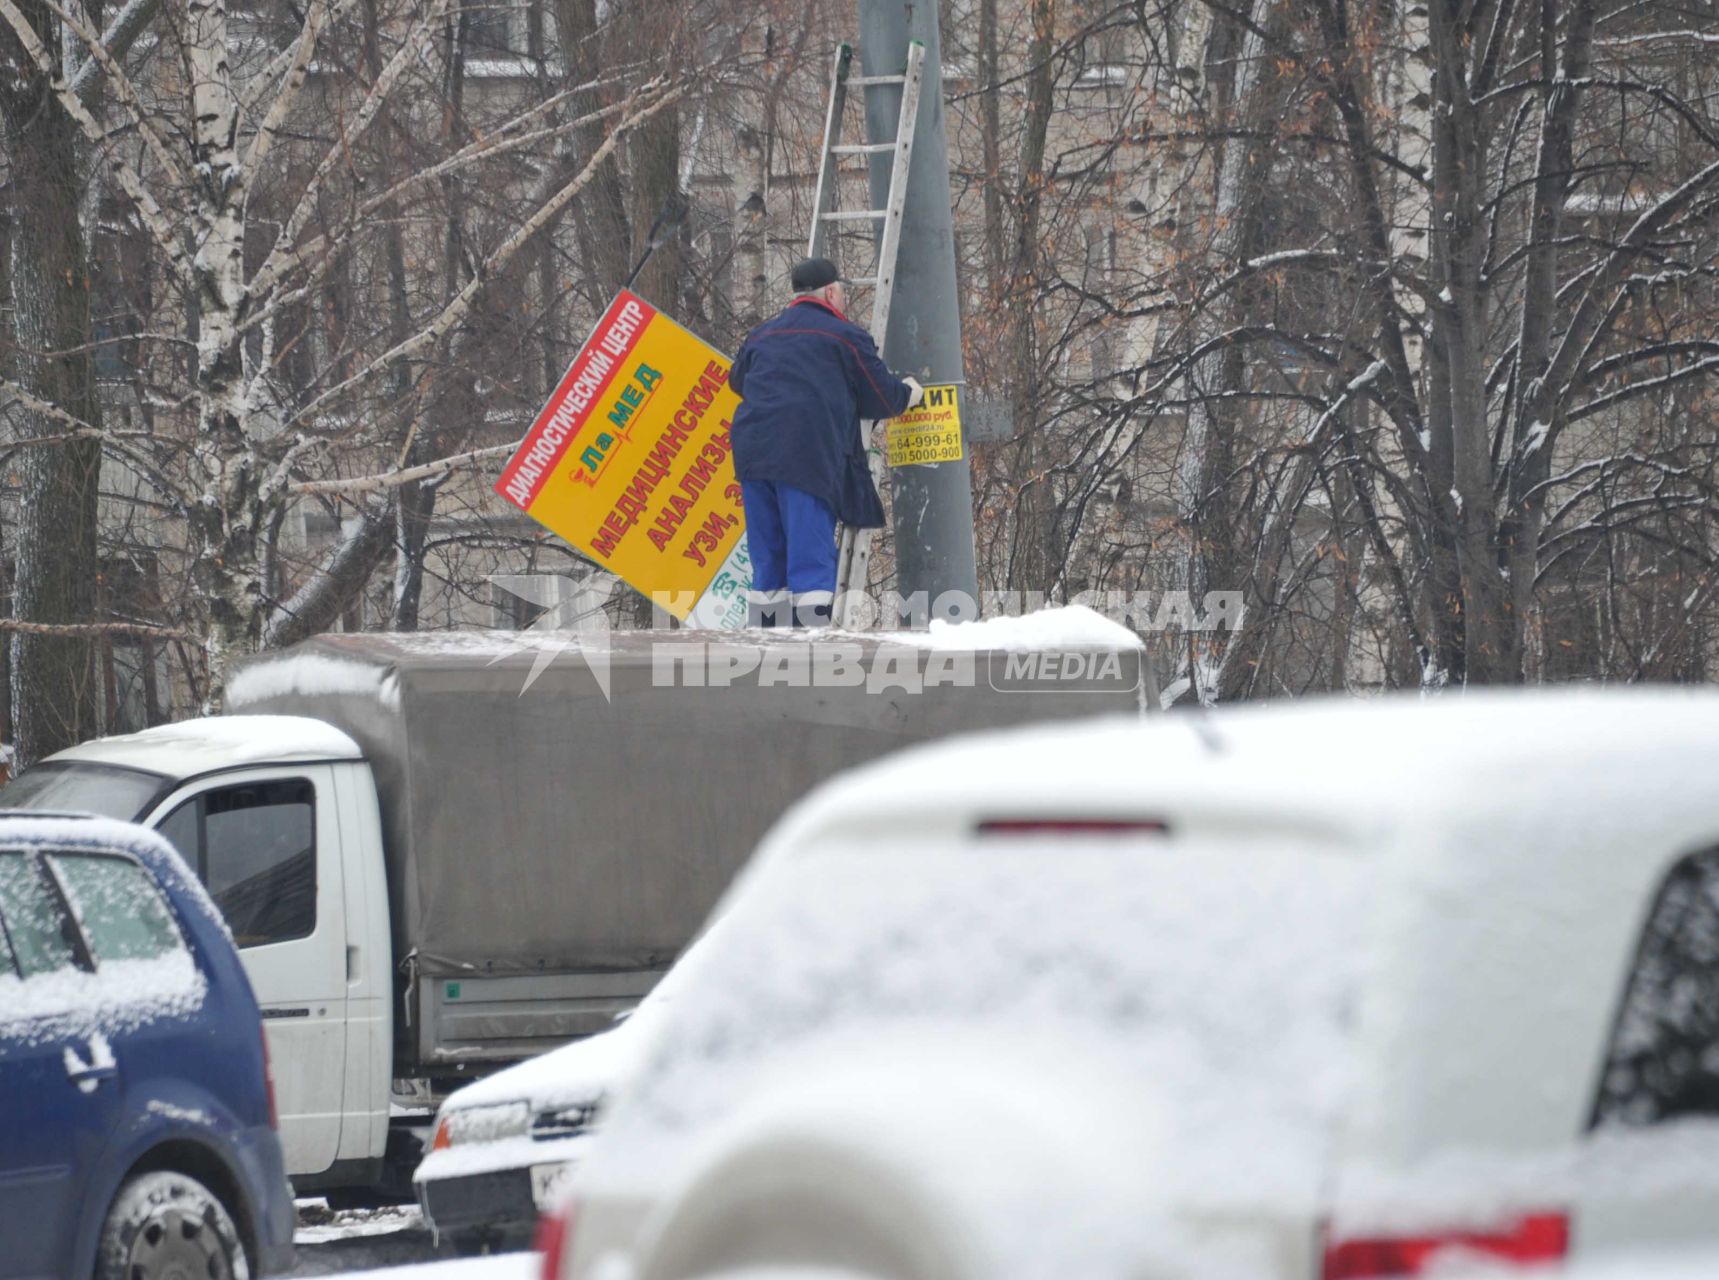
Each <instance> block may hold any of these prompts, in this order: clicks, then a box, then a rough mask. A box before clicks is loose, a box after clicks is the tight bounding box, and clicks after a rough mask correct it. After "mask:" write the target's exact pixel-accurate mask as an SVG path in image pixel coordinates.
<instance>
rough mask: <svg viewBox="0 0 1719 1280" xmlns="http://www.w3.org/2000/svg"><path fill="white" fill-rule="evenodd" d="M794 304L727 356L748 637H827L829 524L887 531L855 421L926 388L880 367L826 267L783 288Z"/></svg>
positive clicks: (823, 262)
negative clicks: (787, 630)
mask: <svg viewBox="0 0 1719 1280" xmlns="http://www.w3.org/2000/svg"><path fill="white" fill-rule="evenodd" d="M789 279H790V283H791V284H792V285H793V289H794V294H795V297H794V300H793V302H792V303H790V304H789V305H788V307H787V308H786V309H785V310H783V312H782V313H781V314H780V315H778V316H776V317H775V318H774V319H772V320H767V321H765V322H764V323H763V324H761V325H759V326H758V327H757V328H756V329H754V330H753V331H752V332H751V333H750V334H749V335H747V338H746V341H745V342H744V343H742V344H741V347H740V351H739V354H737V355H736V356H735V357H734V367H733V368H732V369H731V370H730V372H729V375H728V383H729V385H730V386H731V387H733V388H734V390H735V391H736V392H737V393H738V394H739V395H740V397H741V403H740V408H739V409H738V410H737V411H736V413H735V415H734V426H733V430H732V434H731V439H732V440H733V445H734V470H735V473H736V475H737V476H738V477H739V480H740V496H741V502H742V504H743V505H744V507H745V509H746V541H747V546H748V550H749V551H750V552H751V555H752V594H751V597H750V599H749V602H748V603H749V608H748V623H749V625H751V626H755V627H757V626H762V627H774V626H790V625H791V626H799V627H819V626H827V625H828V624H829V621H830V610H831V606H832V604H833V602H834V600H835V592H836V562H837V547H836V521H837V520H840V521H841V522H842V523H843V524H844V525H848V526H850V527H852V528H856V529H874V528H877V527H879V526H881V525H882V524H883V503H882V502H881V501H880V500H879V498H878V494H877V486H876V485H875V484H874V483H873V482H872V477H871V467H870V464H869V461H868V459H867V456H866V448H865V442H864V440H863V438H862V437H861V434H860V419H862V418H865V419H880V418H893V417H895V416H897V415H898V414H901V413H904V412H906V410H908V409H909V408H912V407H913V406H914V405H916V404H918V403H919V402H920V400H921V399H923V397H924V395H925V391H924V388H922V387H921V386H920V385H919V383H918V382H917V381H916V380H915V379H913V378H898V377H896V376H895V375H894V374H893V373H891V372H890V371H889V369H888V368H887V367H886V366H885V365H884V363H883V360H882V358H881V357H879V355H878V353H877V345H876V344H875V343H874V342H873V341H872V337H871V334H869V333H867V332H866V331H865V330H864V329H863V328H861V327H860V326H859V325H857V324H854V323H853V322H852V321H851V320H849V319H848V318H847V316H846V315H845V314H844V312H843V308H844V307H845V306H846V304H847V289H846V282H845V281H844V280H843V279H842V278H841V273H840V272H839V271H838V270H837V268H836V265H835V263H833V262H831V261H830V260H829V259H828V258H807V259H806V260H805V261H803V262H801V263H799V265H797V266H796V267H795V268H794V270H793V272H792V274H791V275H790V277H789Z"/></svg>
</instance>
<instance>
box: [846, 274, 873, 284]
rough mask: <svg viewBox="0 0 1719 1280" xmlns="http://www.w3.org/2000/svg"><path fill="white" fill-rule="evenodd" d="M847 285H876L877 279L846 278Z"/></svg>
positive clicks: (864, 277)
mask: <svg viewBox="0 0 1719 1280" xmlns="http://www.w3.org/2000/svg"><path fill="white" fill-rule="evenodd" d="M848 283H849V284H876V283H877V277H876V276H849V277H848Z"/></svg>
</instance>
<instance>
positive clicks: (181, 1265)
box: [96, 1172, 250, 1280]
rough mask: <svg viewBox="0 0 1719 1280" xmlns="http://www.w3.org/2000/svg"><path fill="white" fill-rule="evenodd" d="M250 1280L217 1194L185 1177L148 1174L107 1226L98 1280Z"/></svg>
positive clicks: (124, 1195) (123, 1192)
mask: <svg viewBox="0 0 1719 1280" xmlns="http://www.w3.org/2000/svg"><path fill="white" fill-rule="evenodd" d="M170 1276H199V1277H202V1276H207V1277H209V1280H249V1276H250V1268H249V1267H248V1266H247V1265H246V1262H245V1250H244V1246H243V1245H241V1244H240V1243H239V1232H238V1228H236V1227H235V1226H234V1225H233V1219H232V1215H230V1214H229V1213H228V1212H227V1209H226V1206H224V1205H223V1204H222V1203H221V1202H220V1200H219V1199H217V1198H216V1196H215V1193H214V1192H212V1191H210V1190H209V1188H208V1187H205V1186H204V1185H203V1184H202V1183H201V1182H198V1181H197V1180H196V1179H195V1178H188V1177H186V1176H185V1175H184V1174H182V1173H166V1172H157V1173H143V1174H139V1175H138V1176H137V1177H135V1178H132V1179H131V1180H130V1181H128V1182H127V1183H126V1184H125V1185H124V1186H122V1187H121V1188H120V1189H119V1194H118V1195H117V1196H115V1197H114V1200H113V1207H112V1208H111V1209H109V1210H108V1211H107V1221H106V1222H104V1223H102V1229H101V1244H100V1247H99V1248H98V1250H97V1253H96V1280H165V1278H166V1277H170Z"/></svg>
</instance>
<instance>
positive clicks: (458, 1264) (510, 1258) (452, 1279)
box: [295, 1253, 537, 1280]
mask: <svg viewBox="0 0 1719 1280" xmlns="http://www.w3.org/2000/svg"><path fill="white" fill-rule="evenodd" d="M295 1274H298V1275H315V1274H319V1273H316V1272H304V1271H301V1272H297V1273H295ZM320 1274H327V1273H320ZM346 1274H348V1275H350V1276H351V1277H352V1280H359V1278H360V1277H368V1280H537V1255H536V1254H535V1253H504V1254H502V1255H501V1256H500V1257H495V1258H460V1259H455V1260H453V1261H448V1262H420V1263H414V1264H408V1265H406V1266H398V1267H388V1268H386V1269H385V1270H379V1271H354V1272H348V1273H346Z"/></svg>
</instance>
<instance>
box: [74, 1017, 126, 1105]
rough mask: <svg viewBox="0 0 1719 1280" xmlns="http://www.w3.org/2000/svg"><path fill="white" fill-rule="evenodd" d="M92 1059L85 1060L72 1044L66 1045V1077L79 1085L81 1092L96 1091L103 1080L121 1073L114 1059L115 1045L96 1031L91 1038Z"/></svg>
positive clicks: (90, 1050)
mask: <svg viewBox="0 0 1719 1280" xmlns="http://www.w3.org/2000/svg"><path fill="white" fill-rule="evenodd" d="M88 1047H89V1054H90V1059H89V1061H88V1062H85V1061H84V1060H83V1059H82V1058H80V1057H79V1056H78V1051H77V1050H76V1049H74V1048H72V1046H71V1045H67V1046H66V1052H65V1063H66V1079H68V1080H70V1081H71V1082H72V1083H73V1084H75V1085H77V1087H78V1091H79V1092H80V1093H94V1092H95V1091H96V1089H98V1088H99V1087H100V1086H101V1082H102V1081H103V1080H112V1079H113V1078H114V1077H116V1076H118V1075H119V1064H118V1063H117V1062H115V1061H114V1059H113V1046H112V1045H110V1044H108V1042H107V1037H106V1036H104V1035H103V1034H102V1033H101V1032H99V1031H98V1032H96V1033H95V1034H94V1035H93V1036H91V1037H90V1038H89V1046H88Z"/></svg>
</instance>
